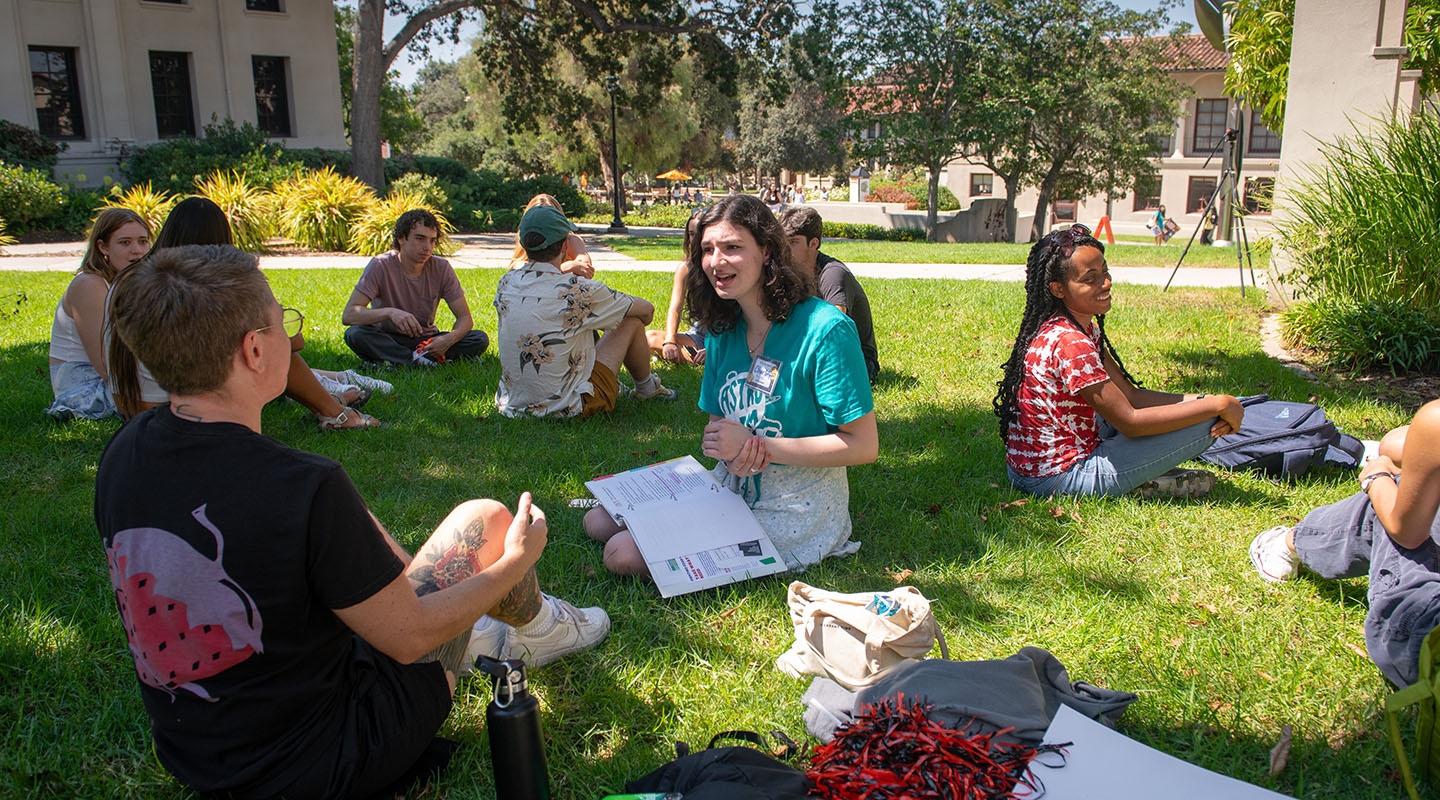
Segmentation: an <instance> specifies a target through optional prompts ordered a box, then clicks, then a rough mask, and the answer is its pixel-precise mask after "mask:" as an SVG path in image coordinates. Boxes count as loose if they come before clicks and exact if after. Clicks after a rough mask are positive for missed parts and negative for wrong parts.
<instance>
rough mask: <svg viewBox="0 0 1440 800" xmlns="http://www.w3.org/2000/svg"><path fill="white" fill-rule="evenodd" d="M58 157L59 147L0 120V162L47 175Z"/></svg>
mask: <svg viewBox="0 0 1440 800" xmlns="http://www.w3.org/2000/svg"><path fill="white" fill-rule="evenodd" d="M59 156H60V146H59V145H57V144H55V143H54V142H52V141H50V140H49V139H47V138H45V137H44V136H41V135H40V133H39V132H37V131H33V130H31V129H29V128H27V127H25V126H24V125H16V124H15V123H13V122H10V121H9V120H0V161H3V162H5V163H8V164H19V165H20V166H22V167H28V168H30V169H33V170H36V171H38V172H43V173H45V174H46V175H48V174H50V170H52V169H54V167H55V161H56V160H57V159H58V158H59Z"/></svg>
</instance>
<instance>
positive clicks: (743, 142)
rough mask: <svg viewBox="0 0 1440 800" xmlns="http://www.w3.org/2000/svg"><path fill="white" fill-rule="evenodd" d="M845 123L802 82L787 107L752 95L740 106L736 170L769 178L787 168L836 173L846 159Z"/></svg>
mask: <svg viewBox="0 0 1440 800" xmlns="http://www.w3.org/2000/svg"><path fill="white" fill-rule="evenodd" d="M839 123H840V119H839V115H838V114H837V113H836V112H835V111H834V110H832V109H830V108H828V107H827V106H826V105H825V100H824V98H823V97H822V95H821V91H820V88H819V87H818V86H817V85H816V84H814V83H807V82H803V81H798V80H797V82H796V83H795V84H794V89H793V90H792V91H791V92H790V95H789V96H788V97H786V98H785V101H784V103H782V104H780V105H775V106H772V105H769V104H768V103H766V102H765V100H764V98H763V96H761V95H752V96H750V97H748V98H746V99H745V100H744V101H743V102H742V104H741V107H740V112H739V118H738V125H737V130H736V137H735V161H736V166H737V167H738V168H740V169H743V170H747V171H754V172H757V173H759V174H763V175H774V174H775V173H777V172H779V171H780V170H782V169H788V170H790V171H792V172H810V173H819V174H826V175H828V174H831V173H833V172H834V171H835V170H836V168H838V167H839V166H840V165H841V164H842V163H843V162H844V159H845V150H844V148H843V147H842V146H841V137H840V125H839Z"/></svg>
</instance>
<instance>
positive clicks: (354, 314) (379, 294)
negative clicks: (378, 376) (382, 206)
mask: <svg viewBox="0 0 1440 800" xmlns="http://www.w3.org/2000/svg"><path fill="white" fill-rule="evenodd" d="M439 238H440V222H439V220H437V219H436V218H435V215H434V214H431V213H430V212H429V211H426V210H425V209H423V208H417V209H411V210H410V211H406V212H405V213H404V214H401V215H400V218H399V219H398V220H396V221H395V232H394V245H395V249H394V250H392V251H390V252H388V253H385V254H383V255H378V256H375V257H374V258H372V259H370V263H369V264H366V265H365V271H364V272H362V273H361V274H360V280H359V281H358V282H357V283H356V284H355V291H353V292H351V293H350V299H349V300H347V301H346V302H345V311H344V313H343V314H342V315H341V317H340V321H341V322H343V323H345V324H346V325H347V326H349V327H347V328H346V329H345V344H347V345H349V346H350V349H351V350H354V351H355V354H356V355H358V356H360V357H361V358H363V359H365V360H366V361H374V362H390V363H392V364H417V365H419V366H422V367H434V366H438V365H439V364H442V363H444V362H445V361H446V360H453V359H457V358H479V357H480V355H481V354H482V353H484V352H485V348H486V347H487V346H488V345H489V344H490V339H489V338H488V337H487V336H486V335H485V332H484V331H481V330H474V325H475V323H474V320H473V319H472V318H471V316H470V303H469V301H468V300H466V299H465V290H464V288H462V287H461V286H460V279H459V278H457V277H456V276H455V270H454V268H452V267H451V266H450V262H449V261H447V260H445V259H443V258H441V257H439V256H437V255H435V254H434V253H435V244H436V242H437V241H438V240H439ZM441 300H444V301H445V305H446V306H448V307H449V308H450V313H452V314H454V315H455V327H454V328H452V329H451V330H449V331H445V332H441V330H440V329H439V328H437V327H436V326H435V311H436V309H437V308H438V307H439V305H440V301H441Z"/></svg>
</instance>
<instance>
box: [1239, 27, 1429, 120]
mask: <svg viewBox="0 0 1440 800" xmlns="http://www.w3.org/2000/svg"><path fill="white" fill-rule="evenodd" d="M1225 15H1226V17H1227V18H1228V19H1229V20H1230V32H1229V33H1228V34H1227V35H1226V39H1225V45H1226V47H1227V48H1228V49H1229V51H1230V64H1229V66H1227V67H1226V69H1225V93H1226V94H1228V95H1230V96H1232V97H1242V98H1244V99H1245V102H1246V104H1248V105H1249V106H1251V107H1252V108H1258V109H1259V110H1260V121H1261V122H1264V123H1265V127H1267V128H1269V129H1270V130H1273V131H1275V132H1277V133H1278V132H1280V131H1282V130H1284V128H1285V94H1286V90H1287V88H1288V86H1289V82H1290V37H1291V34H1292V33H1293V31H1294V28H1295V0H1227V2H1226V3H1225ZM1404 41H1405V46H1406V47H1409V48H1410V54H1409V56H1408V57H1407V58H1406V60H1405V68H1406V69H1418V70H1420V91H1421V93H1423V94H1425V95H1431V94H1434V93H1435V92H1437V91H1440V0H1409V4H1408V5H1407V6H1406V8H1405V34H1404Z"/></svg>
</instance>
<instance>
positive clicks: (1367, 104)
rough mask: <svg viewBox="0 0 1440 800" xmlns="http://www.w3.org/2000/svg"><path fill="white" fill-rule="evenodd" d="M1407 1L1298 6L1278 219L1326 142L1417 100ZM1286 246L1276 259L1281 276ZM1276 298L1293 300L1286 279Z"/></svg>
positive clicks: (1321, 0)
mask: <svg viewBox="0 0 1440 800" xmlns="http://www.w3.org/2000/svg"><path fill="white" fill-rule="evenodd" d="M1404 26H1405V0H1305V2H1301V3H1296V4H1295V31H1294V34H1293V38H1292V39H1291V43H1290V85H1289V91H1288V93H1287V94H1286V98H1285V143H1284V146H1283V147H1282V148H1281V154H1280V157H1281V163H1282V164H1283V165H1284V166H1283V167H1282V169H1281V171H1280V179H1279V181H1278V182H1277V184H1276V212H1275V217H1276V220H1277V222H1282V223H1283V221H1284V219H1285V217H1286V214H1287V209H1286V207H1285V191H1286V186H1287V185H1289V184H1292V183H1293V182H1294V181H1296V180H1297V179H1302V178H1303V177H1304V176H1305V175H1306V174H1307V173H1308V172H1309V170H1310V169H1311V168H1312V167H1314V166H1315V165H1317V164H1319V163H1321V158H1320V145H1321V143H1323V142H1333V141H1335V140H1336V139H1339V138H1342V137H1347V136H1354V135H1356V133H1357V132H1359V133H1362V134H1363V133H1364V132H1366V131H1370V130H1373V129H1374V128H1375V126H1376V125H1378V124H1380V123H1381V121H1383V120H1388V119H1391V118H1392V117H1393V115H1394V114H1395V113H1396V111H1397V109H1399V111H1400V112H1401V113H1406V112H1409V111H1410V110H1412V109H1413V108H1415V106H1416V103H1417V100H1418V98H1417V92H1416V85H1415V80H1416V76H1413V75H1410V76H1407V79H1406V80H1405V81H1402V80H1401V77H1402V75H1401V69H1400V66H1401V63H1402V62H1403V61H1404V59H1405V54H1406V49H1405V47H1404V46H1403V44H1402V37H1403V34H1404ZM1289 266H1290V262H1289V258H1288V257H1287V256H1286V254H1285V253H1284V251H1283V250H1282V251H1277V252H1276V253H1275V257H1274V258H1273V259H1272V260H1271V270H1272V272H1275V273H1277V275H1281V274H1283V273H1284V272H1286V271H1287V270H1288V269H1289ZM1270 287H1271V299H1273V300H1276V301H1279V302H1286V301H1287V300H1288V295H1289V290H1288V289H1287V288H1286V287H1285V286H1284V283H1283V281H1281V280H1272V281H1271V282H1270Z"/></svg>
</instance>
